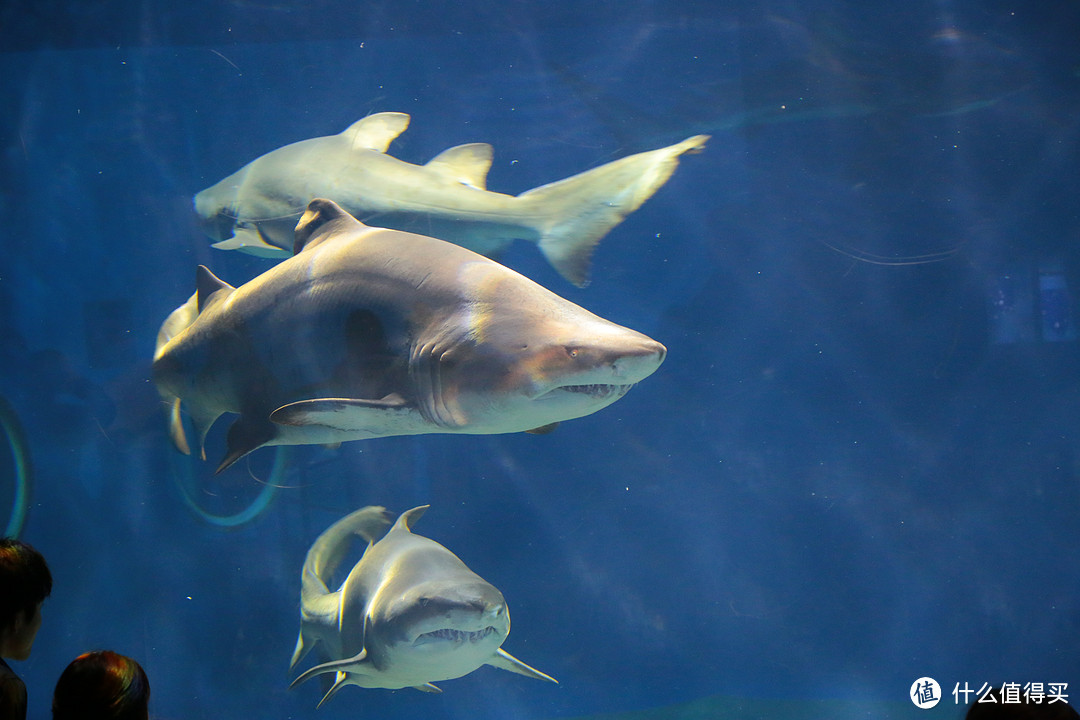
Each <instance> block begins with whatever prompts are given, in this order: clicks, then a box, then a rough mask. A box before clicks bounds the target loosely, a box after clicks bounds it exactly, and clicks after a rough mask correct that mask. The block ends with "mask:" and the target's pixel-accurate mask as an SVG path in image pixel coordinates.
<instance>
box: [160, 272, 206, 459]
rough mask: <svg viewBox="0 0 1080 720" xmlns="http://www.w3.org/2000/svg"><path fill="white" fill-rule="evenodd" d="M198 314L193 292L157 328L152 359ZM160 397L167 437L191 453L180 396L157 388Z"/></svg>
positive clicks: (183, 450) (184, 450) (197, 300)
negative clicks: (181, 416)
mask: <svg viewBox="0 0 1080 720" xmlns="http://www.w3.org/2000/svg"><path fill="white" fill-rule="evenodd" d="M198 315H199V294H198V293H194V294H193V295H192V296H191V297H189V298H188V299H187V302H185V303H184V304H183V305H181V306H180V307H178V308H176V309H175V310H173V311H172V312H171V313H169V316H168V317H167V318H165V322H163V323H162V324H161V329H159V330H158V334H157V342H156V343H155V344H154V360H157V359H158V358H159V357H161V354H162V350H163V349H164V347H165V346H166V345H167V344H168V342H169V341H170V340H172V339H173V338H174V337H176V336H177V335H179V334H180V333H181V332H183V331H184V330H186V329H187V327H188V326H189V325H191V323H193V322H195V318H196V317H198ZM158 392H159V393H160V395H161V399H162V400H164V401H165V403H166V408H167V409H166V417H167V419H168V423H169V437H170V438H172V441H173V445H175V446H176V449H177V450H179V451H180V452H182V453H184V454H185V455H190V454H191V446H190V444H189V443H188V439H187V433H186V432H184V422H183V420H182V419H181V418H180V398H178V397H177V396H175V395H173V394H172V393H170V392H168V391H166V390H164V389H162V388H160V387H159V388H158Z"/></svg>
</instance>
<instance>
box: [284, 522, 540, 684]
mask: <svg viewBox="0 0 1080 720" xmlns="http://www.w3.org/2000/svg"><path fill="white" fill-rule="evenodd" d="M427 507H428V506H426V505H424V506H421V507H417V508H413V509H412V510H409V511H408V512H405V513H402V515H401V516H400V517H399V518H398V519H397V522H396V523H394V526H393V527H392V528H391V529H390V531H389V532H387V533H386V534H385V536H383V537H382V539H379V540H378V541H377V542H376V539H377V538H378V537H379V535H381V534H382V530H383V529H384V528H385V526H386V523H387V520H386V517H385V511H384V509H383V508H381V507H365V508H362V509H360V510H357V511H356V512H354V513H352V514H350V515H348V516H346V517H345V518H342V519H341V520H339V521H338V522H336V523H334V524H333V525H332V526H330V527H329V528H328V529H327V530H326V531H325V532H324V533H323V534H322V535H320V536H319V538H318V539H317V540H316V541H315V543H314V544H313V545H312V546H311V549H310V550H309V551H308V553H307V557H306V559H305V561H304V568H303V572H302V577H301V591H300V636H299V638H298V639H297V641H296V650H295V652H294V653H293V657H292V661H291V663H290V664H289V668H290V669H292V668H295V667H296V665H297V664H298V663H299V662H300V661H301V660H302V659H303V658H304V657H305V656H306V655H307V654H308V653H309V652H310V651H311V650H312V649H313V648H315V647H321V649H322V650H323V651H324V653H325V654H326V655H327V656H328V657H329V658H330V659H329V660H328V661H326V662H323V663H321V664H319V665H316V666H314V667H312V668H310V669H308V670H307V671H305V672H304V673H302V674H301V675H300V676H298V677H297V678H296V680H294V681H293V685H294V686H295V685H297V684H299V683H302V682H304V681H305V680H308V679H309V678H311V677H314V676H315V675H321V674H324V673H331V672H332V673H335V682H334V684H333V686H332V687H331V688H330V690H329V691H328V692H327V693H326V695H325V696H324V697H323V699H322V701H321V702H320V703H319V704H320V705H322V703H323V702H326V701H327V700H328V699H330V698H331V697H332V696H333V695H334V694H335V693H336V692H337V691H338V690H340V689H341V688H342V687H344V686H345V685H358V686H360V687H365V688H388V689H395V688H405V687H415V688H417V689H419V690H424V691H427V692H439V689H438V688H437V687H436V686H435V685H433V684H432V683H434V682H438V681H440V680H450V679H453V678H459V677H462V676H463V675H467V674H468V673H470V672H472V671H473V670H476V669H477V668H479V667H480V666H481V665H485V664H486V665H493V666H495V667H498V668H502V669H504V670H509V671H511V672H516V673H519V674H521V675H525V676H527V677H532V678H537V679H540V680H548V681H550V682H555V680H554V679H553V678H551V677H550V676H548V675H546V674H544V673H542V672H540V671H539V670H536V669H534V668H532V667H530V666H528V665H526V664H525V663H523V662H521V661H520V660H518V659H517V658H515V657H513V656H512V655H510V654H509V653H507V652H506V651H505V650H503V649H502V644H503V642H504V641H505V640H506V637H507V635H508V634H509V632H510V613H509V611H508V610H507V607H506V600H505V599H504V598H503V594H502V593H501V592H499V590H498V589H497V588H495V587H494V586H492V585H491V584H490V583H488V582H487V581H485V580H484V579H483V578H481V577H480V576H478V575H477V574H476V573H474V572H473V571H472V570H470V569H469V568H468V567H467V566H466V565H465V563H463V562H462V561H461V560H460V559H459V558H458V557H457V556H456V555H454V554H453V553H452V552H450V551H449V550H447V549H446V548H445V547H443V546H442V545H440V544H439V543H437V542H435V541H434V540H430V539H428V538H425V537H422V536H420V535H416V534H415V533H413V532H412V526H413V524H414V523H415V522H416V521H417V520H418V519H419V518H420V516H421V515H423V513H424V511H425V510H427ZM353 535H359V536H361V537H363V538H364V539H365V540H367V541H368V547H367V549H366V550H365V552H364V555H363V557H362V558H360V561H359V562H357V563H356V565H355V566H354V567H353V568H352V570H351V571H350V572H349V574H348V576H347V577H346V579H345V581H344V582H343V583H342V584H341V586H340V588H338V589H337V590H334V591H331V590H330V586H329V583H330V577H331V576H332V575H333V573H334V571H335V569H337V567H338V566H339V565H340V564H341V562H342V560H343V558H344V556H345V554H346V551H347V550H348V546H349V543H350V541H351V538H352V536H353Z"/></svg>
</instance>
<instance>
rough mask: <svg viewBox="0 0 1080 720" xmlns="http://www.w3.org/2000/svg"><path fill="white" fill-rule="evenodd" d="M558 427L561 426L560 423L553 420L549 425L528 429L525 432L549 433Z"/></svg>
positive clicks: (534, 433) (535, 433)
mask: <svg viewBox="0 0 1080 720" xmlns="http://www.w3.org/2000/svg"><path fill="white" fill-rule="evenodd" d="M557 427H559V423H558V422H553V423H548V424H547V425H541V426H540V427H535V428H533V429H532V430H526V431H525V432H527V433H529V434H530V435H548V434H550V433H553V432H555V428H557Z"/></svg>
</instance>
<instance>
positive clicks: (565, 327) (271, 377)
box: [152, 198, 667, 472]
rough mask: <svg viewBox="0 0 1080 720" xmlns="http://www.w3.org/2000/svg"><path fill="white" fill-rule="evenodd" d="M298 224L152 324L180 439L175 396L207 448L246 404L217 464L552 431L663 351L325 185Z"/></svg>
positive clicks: (617, 393)
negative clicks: (330, 448) (352, 211)
mask: <svg viewBox="0 0 1080 720" xmlns="http://www.w3.org/2000/svg"><path fill="white" fill-rule="evenodd" d="M295 232H296V239H295V248H296V254H295V255H293V256H292V257H291V258H288V259H286V260H283V261H281V262H280V263H278V264H276V265H274V266H273V267H271V268H270V269H268V270H266V271H265V272H263V273H262V274H261V275H258V276H256V277H255V278H253V279H252V280H250V281H248V282H247V283H244V284H243V285H240V286H239V287H233V286H232V285H229V284H228V283H226V282H224V281H223V280H220V279H219V278H217V277H216V276H215V275H214V274H213V273H211V272H210V270H208V269H207V268H206V267H205V266H199V268H198V271H197V274H196V286H197V291H196V293H195V296H194V301H193V302H192V300H191V299H190V298H189V300H188V302H186V303H184V304H183V305H181V306H180V307H179V308H177V310H175V311H174V312H173V313H172V314H170V316H169V317H168V318H167V319H166V321H165V323H164V325H163V328H162V332H161V333H159V345H158V346H157V348H156V350H155V357H154V361H153V366H152V373H153V380H154V383H155V385H156V386H157V388H158V391H159V393H160V394H161V396H162V398H163V399H164V400H165V402H166V404H167V405H169V406H170V414H169V416H170V424H171V428H170V434H171V436H172V437H173V441H174V444H176V446H177V448H178V449H179V450H180V451H181V452H183V451H184V450H185V447H186V446H187V445H188V443H187V441H186V432H185V430H184V429H183V427H182V426H181V422H182V415H181V407H183V408H186V410H187V413H188V415H190V417H191V420H192V424H193V425H194V428H195V430H196V432H197V434H198V439H199V451H200V454H201V456H202V457H203V458H205V439H206V435H207V432H208V431H209V429H210V427H211V426H212V425H213V424H214V422H215V421H216V420H217V419H218V418H219V417H221V416H222V415H224V414H226V413H233V414H237V415H238V417H237V418H236V420H235V421H234V422H233V423H232V425H231V426H230V428H229V430H228V433H227V437H226V441H227V448H226V453H225V456H224V458H223V459H222V461H221V463H220V464H219V465H218V468H217V472H221V471H222V470H224V469H226V468H227V467H229V466H230V465H232V464H233V463H235V462H236V461H237V460H239V459H240V458H242V457H244V456H245V455H247V454H248V453H250V452H252V451H254V450H256V449H257V448H260V447H263V446H272V445H303V444H323V445H335V444H337V443H340V442H344V441H348V440H360V439H366V438H377V437H387V436H393V435H418V434H425V433H463V434H497V433H514V432H526V431H529V432H544V431H547V430H549V429H551V428H552V427H554V426H555V425H556V424H558V423H559V422H562V421H564V420H571V419H574V418H580V417H584V416H586V415H589V414H591V413H594V412H596V411H598V410H600V409H602V408H604V407H607V406H608V405H610V404H612V403H613V402H615V401H617V400H619V399H620V398H622V397H623V396H625V395H626V393H627V392H628V391H629V390H630V389H631V388H632V387H633V386H634V385H635V384H637V383H638V382H640V381H642V380H644V379H645V378H646V377H648V376H649V375H651V374H652V373H653V372H654V371H656V369H657V368H658V367H659V366H660V364H661V363H662V362H663V361H664V358H665V356H666V354H667V348H665V347H664V345H662V344H661V343H659V342H657V341H656V340H653V339H652V338H650V337H648V336H647V335H644V334H642V333H639V332H637V331H634V330H631V329H629V328H626V327H623V326H621V325H618V324H616V323H613V322H611V321H609V320H605V319H603V318H601V317H599V316H597V315H594V314H593V313H591V312H589V311H588V310H586V309H584V308H582V307H581V306H579V305H576V304H575V303H573V302H570V301H569V300H566V299H565V298H563V297H561V296H559V295H556V294H555V293H553V292H551V291H550V290H548V289H546V288H544V287H542V286H541V285H539V284H537V283H536V282H534V281H532V280H530V279H528V278H526V277H525V276H523V275H521V274H519V273H517V272H515V271H513V270H511V269H510V268H507V267H506V266H504V265H501V264H499V263H497V262H495V261H494V260H491V259H489V258H486V257H484V256H482V255H479V254H477V253H475V252H472V251H471V250H468V249H466V248H463V247H460V246H458V245H454V244H452V243H448V242H445V241H442V240H439V239H436V238H431V237H427V236H423V235H416V234H413V233H407V232H403V231H400V230H391V229H387V228H376V227H369V226H367V225H364V224H363V223H361V222H359V221H358V220H356V219H355V218H354V217H352V216H351V215H349V214H348V213H347V212H345V210H343V209H342V208H341V207H340V206H339V205H337V204H336V203H334V202H333V201H331V200H327V199H325V198H317V199H315V200H313V201H312V202H311V203H310V204H309V205H308V208H307V210H306V211H305V213H304V215H303V217H301V219H300V222H299V223H298V224H297V227H296V231H295ZM185 323H187V324H186V325H185ZM181 439H183V440H184V442H179V440H181ZM189 451H190V450H189Z"/></svg>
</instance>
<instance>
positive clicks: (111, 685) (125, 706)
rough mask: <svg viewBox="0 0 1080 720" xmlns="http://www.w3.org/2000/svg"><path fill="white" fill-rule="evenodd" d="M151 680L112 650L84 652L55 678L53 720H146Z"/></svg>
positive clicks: (139, 668)
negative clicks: (57, 678) (58, 677)
mask: <svg viewBox="0 0 1080 720" xmlns="http://www.w3.org/2000/svg"><path fill="white" fill-rule="evenodd" d="M149 704H150V680H149V679H148V678H147V677H146V672H144V671H143V669H142V666H141V665H139V663H137V662H135V661H134V660H132V659H131V658H129V657H127V656H126V655H121V654H120V653H116V652H113V651H112V650H95V651H94V652H88V653H83V654H82V655H80V656H79V657H77V658H75V659H74V660H72V661H71V663H70V664H69V665H68V666H67V668H65V669H64V672H63V673H61V674H60V679H59V680H57V681H56V690H54V691H53V704H52V716H53V720H147V718H148V717H149V712H150V711H149Z"/></svg>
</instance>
